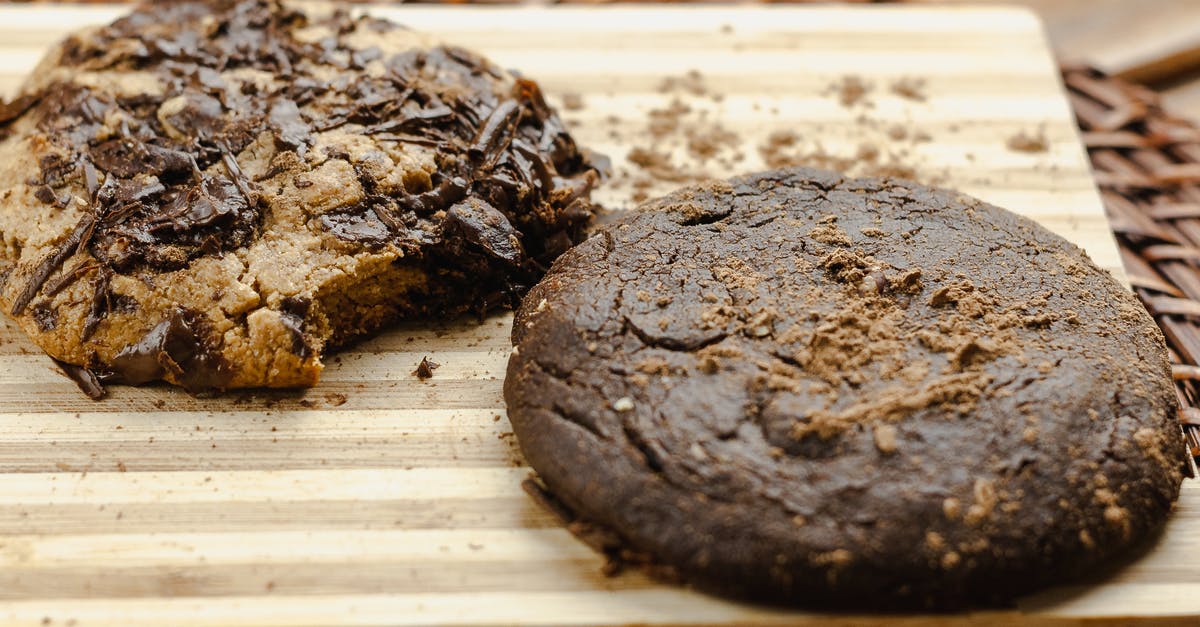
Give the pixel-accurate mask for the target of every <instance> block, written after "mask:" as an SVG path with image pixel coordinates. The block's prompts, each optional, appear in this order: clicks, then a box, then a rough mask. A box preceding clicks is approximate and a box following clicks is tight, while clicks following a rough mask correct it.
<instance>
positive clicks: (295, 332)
mask: <svg viewBox="0 0 1200 627" xmlns="http://www.w3.org/2000/svg"><path fill="white" fill-rule="evenodd" d="M311 306H312V300H310V299H308V298H304V297H302V296H288V297H287V298H285V299H283V301H282V302H280V303H279V315H280V319H281V320H282V321H283V325H284V326H285V327H287V329H288V331H291V333H292V352H293V353H295V354H297V355H299V356H301V357H307V356H309V355H311V354H312V348H311V347H310V346H309V344H308V337H307V336H306V335H305V334H304V320H305V318H307V317H308V310H309V308H310V307H311Z"/></svg>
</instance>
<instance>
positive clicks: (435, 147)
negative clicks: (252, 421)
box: [0, 0, 596, 390]
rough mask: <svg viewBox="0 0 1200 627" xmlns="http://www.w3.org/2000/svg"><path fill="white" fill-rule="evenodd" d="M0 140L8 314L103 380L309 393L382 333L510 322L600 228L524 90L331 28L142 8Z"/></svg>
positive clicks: (556, 138) (500, 74)
mask: <svg viewBox="0 0 1200 627" xmlns="http://www.w3.org/2000/svg"><path fill="white" fill-rule="evenodd" d="M0 125H2V127H3V128H2V131H0V132H2V133H3V135H2V141H0V184H2V185H3V190H2V191H0V242H2V246H0V272H3V277H4V282H3V287H2V290H0V306H2V307H3V309H4V310H5V311H6V312H7V313H9V314H11V315H12V316H13V317H14V318H15V319H16V320H17V321H18V322H19V323H20V325H21V326H22V328H24V330H25V331H26V332H28V333H29V335H30V336H31V337H32V338H33V339H34V341H36V342H37V343H38V344H39V345H41V346H42V347H43V348H44V349H45V350H46V352H48V353H49V354H50V355H52V356H53V357H55V358H56V359H59V360H61V361H63V362H67V363H69V364H76V365H79V366H84V367H86V368H90V369H92V370H93V371H94V372H95V373H96V374H97V375H98V376H99V378H100V379H101V380H105V379H111V380H118V381H124V382H127V383H141V382H145V381H149V380H154V379H159V378H163V379H166V380H168V381H171V382H173V383H177V384H181V385H184V386H186V387H188V388H189V389H193V390H200V389H210V388H218V389H220V388H236V387H248V386H280V387H283V386H299V385H312V384H314V383H315V382H316V381H317V378H318V376H319V373H320V370H321V361H320V357H321V354H322V353H323V352H325V351H326V350H328V349H330V348H332V347H336V346H337V345H340V344H342V343H344V342H346V341H347V340H349V339H352V338H354V337H357V336H360V335H362V334H365V333H369V332H371V331H373V330H375V329H377V328H378V327H380V326H381V325H383V324H385V323H386V322H388V321H390V320H392V319H394V318H397V317H400V316H445V315H454V314H457V313H460V312H463V311H467V310H472V309H474V310H476V311H484V310H487V309H490V308H493V307H495V306H498V305H506V304H508V303H510V302H512V301H515V299H516V298H517V297H519V295H520V294H523V293H524V291H525V290H526V289H528V287H529V286H530V285H532V284H533V283H534V282H535V281H536V280H537V278H538V277H540V275H541V274H542V272H544V269H545V267H546V266H548V265H549V263H550V262H551V261H552V260H553V259H554V258H555V257H556V256H557V255H559V254H560V253H561V252H562V251H564V250H566V249H567V248H568V247H569V246H570V245H571V244H573V243H574V242H575V241H578V239H579V238H580V237H581V236H582V230H583V228H584V226H585V225H586V222H587V221H588V219H589V218H590V216H591V214H592V207H591V205H590V204H589V203H588V200H587V199H588V195H589V193H590V190H591V187H592V185H593V184H594V182H595V179H596V172H595V171H594V170H593V168H592V167H591V166H590V165H589V163H588V162H587V160H586V159H585V158H584V157H583V156H582V155H581V154H580V152H579V151H578V150H577V149H576V147H575V144H574V142H573V141H572V140H571V138H570V137H569V136H568V135H567V134H566V132H565V131H564V130H563V127H562V125H561V123H560V121H559V120H558V118H557V117H556V116H555V114H554V113H553V111H551V110H550V109H549V107H548V106H547V105H546V103H545V101H544V100H543V98H542V95H541V93H540V91H539V89H538V86H537V85H536V84H535V83H533V82H531V81H529V80H525V79H522V78H518V77H514V76H512V75H511V74H509V73H507V72H505V71H503V70H501V69H499V68H498V67H496V66H495V65H493V64H492V63H490V62H488V61H487V60H485V59H482V58H481V57H479V56H477V55H475V54H473V53H471V52H468V51H466V50H463V49H460V48H455V47H449V46H442V45H438V44H436V43H435V42H432V41H430V40H428V39H427V38H425V37H423V36H421V35H419V34H417V33H414V32H412V31H409V30H407V29H404V28H402V27H400V26H397V25H395V24H392V23H389V22H386V21H381V20H378V19H372V18H366V17H363V18H352V17H351V16H350V15H349V14H347V13H346V12H343V11H336V12H335V11H333V10H332V9H330V8H328V7H325V6H324V5H312V4H300V3H297V4H287V3H280V2H277V1H274V0H270V1H268V0H244V1H233V0H225V1H217V2H164V3H154V4H152V5H150V4H148V5H146V6H144V7H143V8H141V9H138V10H137V11H135V12H134V13H133V14H131V15H129V16H127V17H124V18H122V19H120V20H118V21H117V22H114V23H113V24H111V25H109V26H106V27H103V28H99V29H95V30H90V31H87V32H83V33H79V34H76V35H74V36H72V37H70V38H68V39H67V40H66V41H65V42H63V43H62V44H61V45H59V46H58V47H56V48H55V49H54V50H53V51H52V52H51V53H50V54H49V56H48V57H47V58H46V59H45V60H43V62H42V63H41V65H40V66H39V67H38V69H37V70H36V71H35V72H34V73H33V75H32V76H31V77H30V78H29V79H28V81H27V83H26V85H25V86H24V88H23V89H22V91H21V95H20V96H19V97H18V98H17V99H15V100H14V101H13V102H11V103H8V104H7V105H5V106H4V107H3V108H0ZM75 370H76V372H81V373H82V376H84V377H86V376H87V373H86V371H80V370H78V369H75Z"/></svg>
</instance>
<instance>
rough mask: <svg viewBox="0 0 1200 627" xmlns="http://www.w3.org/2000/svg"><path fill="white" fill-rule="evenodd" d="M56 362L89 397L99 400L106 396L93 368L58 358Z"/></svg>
mask: <svg viewBox="0 0 1200 627" xmlns="http://www.w3.org/2000/svg"><path fill="white" fill-rule="evenodd" d="M54 363H55V364H57V365H58V368H59V370H62V371H63V374H65V375H67V378H68V379H70V380H71V381H73V382H74V383H75V385H77V386H79V389H80V390H81V391H83V393H84V394H86V395H87V397H88V398H90V399H92V400H93V401H98V400H100V399H102V398H104V396H105V394H106V392H105V390H104V386H103V385H102V384H101V383H100V379H99V378H98V377H97V376H96V374H95V373H93V372H92V371H91V370H88V369H87V368H84V367H83V366H76V365H75V364H68V363H67V362H65V361H59V360H57V359H55V360H54Z"/></svg>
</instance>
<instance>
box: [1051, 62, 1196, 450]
mask: <svg viewBox="0 0 1200 627" xmlns="http://www.w3.org/2000/svg"><path fill="white" fill-rule="evenodd" d="M1063 80H1064V82H1065V83H1066V85H1067V91H1068V93H1069V94H1070V97H1071V104H1072V106H1073V107H1074V109H1075V117H1076V119H1077V120H1078V121H1079V128H1080V129H1081V130H1082V131H1083V142H1084V144H1085V145H1086V146H1087V149H1088V155H1089V156H1090V157H1091V160H1092V168H1093V169H1094V171H1095V175H1096V182H1097V183H1098V184H1099V186H1100V193H1101V196H1102V197H1103V199H1104V207H1105V209H1106V210H1107V211H1108V218H1109V221H1110V223H1111V225H1112V229H1113V232H1114V233H1115V234H1116V236H1117V243H1118V244H1119V245H1120V249H1121V259H1122V261H1123V262H1124V264H1125V271H1126V272H1127V273H1128V275H1129V281H1130V283H1132V284H1133V288H1134V291H1135V292H1137V295H1138V296H1139V297H1140V298H1141V299H1142V302H1143V303H1144V304H1145V305H1146V308H1147V309H1148V310H1149V311H1150V313H1151V314H1153V316H1154V319H1155V320H1156V321H1157V322H1158V325H1159V327H1161V328H1162V330H1163V334H1164V335H1166V338H1167V344H1168V346H1169V347H1170V349H1171V360H1172V362H1173V365H1172V373H1173V374H1174V377H1175V389H1176V390H1177V391H1178V393H1179V401H1180V405H1181V406H1182V410H1181V412H1180V421H1181V422H1182V423H1183V425H1184V432H1185V433H1186V437H1187V440H1188V444H1189V446H1190V447H1191V451H1192V455H1193V456H1197V457H1200V408H1197V403H1198V402H1200V365H1198V363H1200V362H1198V361H1197V360H1198V359H1200V326H1198V325H1197V321H1200V129H1197V128H1196V126H1194V125H1193V124H1191V123H1190V122H1187V121H1186V120H1182V119H1180V118H1176V117H1173V116H1171V115H1170V114H1168V113H1166V112H1165V111H1163V109H1162V107H1161V106H1160V103H1159V98H1158V95H1157V94H1156V93H1155V92H1153V91H1151V90H1149V89H1147V88H1145V87H1142V86H1139V85H1134V84H1131V83H1127V82H1124V81H1121V80H1117V79H1114V78H1111V77H1108V76H1105V75H1104V74H1102V73H1101V72H1099V71H1097V70H1095V69H1092V68H1087V67H1064V68H1063Z"/></svg>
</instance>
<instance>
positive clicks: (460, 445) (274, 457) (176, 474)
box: [0, 6, 1200, 625]
mask: <svg viewBox="0 0 1200 627" xmlns="http://www.w3.org/2000/svg"><path fill="white" fill-rule="evenodd" d="M379 13H382V14H385V15H388V16H390V17H393V18H396V19H398V20H400V21H402V22H405V23H408V24H410V25H412V26H414V27H417V28H422V29H425V30H430V31H434V32H436V33H438V34H439V35H441V36H443V37H445V38H446V39H449V40H451V41H454V42H456V43H460V44H463V45H467V46H469V47H472V48H476V49H479V50H481V51H483V52H485V53H486V54H488V55H489V56H491V57H492V58H494V59H496V60H497V61H499V62H500V63H502V64H504V65H506V66H511V67H518V68H520V69H521V70H522V71H523V72H524V73H525V74H527V75H529V76H532V77H535V78H537V79H538V80H540V81H541V82H542V84H543V85H544V87H545V88H546V90H547V92H548V94H549V96H550V98H551V100H552V101H553V102H555V103H559V102H561V100H560V98H561V96H562V94H564V93H566V92H573V93H578V94H580V95H581V96H582V97H583V99H584V100H585V102H586V103H587V106H586V108H584V109H583V110H581V111H572V112H569V113H567V115H566V117H567V119H568V120H569V123H570V125H571V127H572V130H573V132H574V133H575V135H576V136H577V137H578V138H579V140H580V141H581V143H583V144H586V145H589V146H591V147H593V148H595V149H598V150H600V151H602V152H607V153H609V154H610V155H611V156H612V157H614V162H615V165H616V166H617V168H618V169H627V168H628V164H627V163H626V162H625V155H626V153H627V152H628V150H629V146H630V145H631V143H634V142H637V141H638V137H637V135H638V132H639V129H640V125H642V124H643V123H644V118H645V116H646V112H647V111H648V110H649V109H650V108H653V107H658V106H662V105H663V104H664V102H665V101H666V99H667V96H666V95H663V94H660V93H658V91H657V89H656V87H657V85H658V83H659V82H660V81H661V79H662V78H663V77H664V76H672V75H681V74H683V73H684V72H686V71H687V70H689V69H692V68H699V69H701V70H703V73H704V76H705V80H706V82H707V84H708V85H709V87H710V89H711V90H712V91H715V92H719V93H720V94H721V95H722V96H723V99H721V100H720V102H716V101H714V100H711V99H709V100H705V104H704V106H705V107H707V108H708V109H709V110H710V113H711V115H712V116H713V118H715V119H719V120H720V121H721V123H722V124H724V125H725V126H727V127H728V128H730V129H732V130H734V131H736V132H737V133H738V134H739V136H741V137H742V138H743V140H744V142H745V144H746V146H745V151H744V152H745V153H746V158H745V160H744V161H743V162H741V163H739V164H738V165H737V169H746V170H749V169H754V168H756V167H758V166H759V164H760V163H761V161H760V158H759V156H758V154H757V151H756V150H755V146H756V145H757V143H758V142H760V141H761V140H762V139H763V138H764V137H765V136H766V135H767V134H769V133H770V132H772V131H776V130H781V129H789V130H794V131H796V132H798V133H800V134H801V135H802V136H804V137H806V138H816V139H819V141H820V142H821V145H822V146H824V147H825V148H826V149H827V150H828V151H830V152H842V153H844V152H852V149H853V148H854V147H855V146H856V145H858V144H859V143H861V142H862V141H864V140H870V141H876V142H880V141H887V140H886V139H884V138H882V135H881V133H880V132H879V131H872V130H869V129H864V128H863V127H862V125H860V124H858V123H856V121H855V118H856V117H857V116H858V115H859V114H860V113H861V111H856V110H849V109H847V108H845V107H842V106H841V105H839V104H838V103H837V102H836V101H835V100H834V99H833V98H832V97H830V96H828V95H822V92H823V91H825V89H826V87H827V86H828V85H829V84H830V83H832V82H833V81H835V80H837V79H838V78H840V77H841V76H842V75H844V74H856V75H860V76H862V77H864V78H866V79H868V80H870V81H872V82H874V83H876V84H877V85H878V86H879V88H878V89H877V90H876V91H875V93H874V94H873V96H872V101H873V103H874V108H873V109H871V110H870V115H871V117H873V118H877V119H879V120H881V121H883V122H884V123H889V122H896V123H904V124H906V125H908V126H909V127H912V128H917V129H920V130H922V131H924V132H926V133H928V134H929V135H930V136H931V137H932V141H930V142H926V143H921V144H918V145H916V146H909V148H910V150H911V152H912V154H911V159H912V160H913V161H915V162H916V163H917V165H918V170H919V173H920V174H921V175H922V176H923V177H929V178H933V177H943V178H945V179H946V182H947V184H950V185H954V186H958V187H960V188H962V189H963V190H965V191H967V192H969V193H972V194H975V195H978V196H980V197H982V198H984V199H985V200H989V201H992V202H995V203H997V204H1000V205H1002V206H1006V207H1009V208H1011V209H1013V210H1016V211H1018V212H1021V213H1024V214H1026V215H1029V216H1031V217H1033V218H1034V219H1037V220H1040V221H1041V222H1043V223H1044V224H1046V225H1047V226H1049V227H1050V228H1052V229H1054V230H1055V231H1057V232H1059V233H1062V234H1063V235H1065V236H1067V237H1069V238H1070V239H1072V240H1073V241H1075V242H1077V243H1079V244H1080V245H1081V246H1083V247H1084V248H1086V249H1087V250H1088V252H1089V253H1090V254H1091V255H1092V256H1093V257H1094V258H1095V259H1096V260H1097V261H1098V262H1099V263H1100V264H1101V265H1103V266H1104V267H1106V268H1108V269H1110V270H1112V271H1113V272H1114V273H1117V274H1118V275H1120V261H1119V258H1118V256H1117V252H1116V249H1115V247H1114V245H1113V241H1112V238H1111V234H1110V232H1109V230H1108V227H1107V224H1106V223H1105V221H1104V217H1103V213H1102V210H1101V205H1100V202H1099V199H1098V196H1097V194H1096V190H1095V188H1094V185H1093V183H1092V179H1091V177H1090V174H1089V171H1088V166H1087V161H1086V157H1085V155H1084V153H1083V150H1082V149H1081V147H1080V145H1079V142H1078V138H1077V135H1076V131H1075V126H1074V124H1073V123H1072V121H1071V117H1070V111H1069V109H1068V107H1067V104H1066V101H1065V99H1064V98H1063V95H1062V93H1061V91H1060V86H1059V82H1058V78H1057V73H1056V69H1055V66H1054V63H1053V61H1052V60H1051V58H1050V55H1049V54H1048V52H1047V50H1046V46H1045V43H1044V41H1043V40H1042V37H1041V34H1040V27H1039V24H1038V22H1037V20H1036V19H1035V18H1033V17H1032V16H1031V14H1029V13H1028V12H1025V11H1021V10H1009V9H966V8H949V9H947V8H919V9H896V8H863V9H846V8H817V9H775V8H772V9H767V8H757V9H749V8H745V9H743V8H738V9H728V8H722V9H698V10H686V11H684V10H673V9H664V8H659V7H651V8H629V9H555V10H543V9H537V10H529V9H498V8H469V9H468V8H441V9H408V8H400V9H389V10H381V11H379ZM115 14H116V13H115V10H114V9H106V8H91V7H89V8H72V9H52V8H43V7H40V6H39V7H36V8H34V7H4V8H0V88H3V89H8V90H10V91H11V90H12V89H14V88H15V87H16V86H17V85H18V84H19V82H20V80H21V75H22V74H23V73H24V72H25V71H27V70H28V69H29V68H30V67H31V66H32V65H33V64H34V63H35V62H36V61H37V59H38V57H39V55H40V54H41V52H42V50H43V49H44V48H45V47H46V46H47V45H48V44H50V43H51V42H52V41H54V40H55V39H57V38H58V37H61V36H62V35H63V34H64V33H65V32H66V31H68V30H70V29H72V28H77V27H80V26H83V25H87V24H92V23H99V22H103V21H106V20H108V19H111V18H112V17H113V16H114V15H115ZM909 75H918V76H922V77H925V78H926V79H927V86H926V88H925V89H926V92H927V95H928V99H927V100H926V101H925V102H913V101H909V100H905V99H902V98H899V97H897V96H895V95H894V94H890V93H889V92H888V91H887V89H886V85H887V83H888V81H891V80H894V79H895V78H898V77H901V76H909ZM610 115H617V116H619V117H620V118H621V119H622V120H623V121H624V124H623V126H626V127H627V129H626V130H625V131H622V132H620V133H618V137H616V138H613V137H612V136H611V135H610V132H611V131H612V130H613V129H612V126H613V125H612V123H611V122H610V121H608V120H607V118H608V117H609V116H610ZM1039 127H1040V128H1044V130H1045V135H1046V137H1047V139H1048V140H1049V142H1050V148H1049V150H1048V151H1046V152H1044V153H1035V154H1026V153H1016V152H1012V151H1010V150H1008V149H1007V148H1006V147H1005V142H1006V140H1007V138H1008V137H1010V136H1011V135H1013V134H1015V133H1017V132H1021V131H1029V130H1034V129H1037V128H1039ZM968 155H969V156H968ZM730 173H732V172H730ZM663 187H667V186H663ZM629 193H630V190H629V189H627V188H622V187H620V186H609V187H606V188H605V189H603V190H602V191H601V193H600V197H601V199H602V200H604V201H605V202H606V203H607V204H609V205H611V206H615V207H623V206H628V205H629V204H630V201H629ZM509 324H510V317H509V316H507V315H497V316H493V317H491V318H489V319H488V320H487V321H485V322H484V323H482V324H476V323H474V322H471V321H460V322H454V323H446V324H441V325H436V326H434V327H432V328H431V327H429V326H428V325H421V324H416V323H409V324H405V325H402V326H401V327H400V328H398V329H395V330H393V331H391V332H388V333H385V334H383V335H381V336H379V337H377V338H375V339H372V340H370V341H367V342H364V343H362V344H359V345H357V346H356V347H354V348H353V350H351V351H349V352H347V353H345V354H343V355H340V356H338V357H336V358H334V359H333V360H331V363H330V366H329V368H328V370H327V371H326V373H325V378H324V380H323V381H322V383H321V384H320V386H318V387H317V388H314V389H312V390H308V391H303V392H244V393H238V394H233V395H230V396H229V397H227V398H220V399H197V398H193V397H191V396H188V395H186V394H184V393H181V392H179V391H177V390H171V389H166V388H138V389H135V388H116V389H114V390H113V393H112V396H111V398H110V399H109V400H106V401H104V402H101V403H94V402H91V401H89V400H87V399H86V398H84V397H83V396H82V395H81V394H80V393H79V392H78V391H77V390H75V388H74V386H73V385H72V384H71V383H69V382H67V381H66V380H65V379H64V378H63V377H62V376H61V375H60V374H58V373H57V371H56V370H55V369H54V367H53V366H52V365H51V364H50V363H49V361H48V360H47V359H46V358H44V357H43V356H41V355H40V353H39V352H38V351H37V350H36V349H35V348H34V347H33V346H31V345H30V344H29V343H28V342H27V341H26V340H24V339H23V338H22V337H20V336H19V334H17V333H16V332H15V331H14V328H13V327H12V326H11V325H9V324H0V621H5V622H11V623H13V624H28V625H38V624H42V623H43V621H44V620H45V619H49V620H50V621H51V623H50V624H55V625H62V624H68V621H76V623H77V624H134V623H140V624H147V625H164V624H171V625H215V624H231V623H253V624H266V625H301V624H333V623H342V624H364V625H365V624H431V623H433V624H457V625H478V624H494V623H523V624H536V625H559V624H623V623H641V624H750V623H754V624H832V625H862V624H878V625H924V624H930V623H931V622H936V623H937V624H983V623H986V624H1010V625H1040V624H1081V623H1082V622H1083V621H1085V620H1087V621H1088V624H1105V623H1106V622H1107V623H1109V624H1123V622H1124V620H1125V619H1124V618H1123V617H1126V616H1134V615H1137V616H1140V617H1142V618H1141V620H1143V621H1145V622H1156V623H1161V624H1186V623H1187V622H1188V621H1190V620H1192V619H1194V618H1195V617H1198V616H1200V576H1198V575H1197V571H1196V569H1194V568H1193V567H1192V563H1193V561H1194V560H1193V559H1190V558H1191V557H1192V556H1195V555H1196V554H1197V552H1198V551H1200V488H1198V487H1197V485H1196V484H1195V483H1189V484H1188V485H1187V486H1185V490H1184V496H1183V499H1182V500H1181V503H1180V506H1179V510H1178V512H1177V514H1176V516H1175V517H1174V519H1173V520H1172V522H1171V523H1170V526H1169V528H1168V530H1167V532H1166V533H1165V534H1164V535H1163V536H1162V537H1161V538H1160V540H1159V541H1158V543H1157V545H1156V546H1155V547H1153V548H1152V549H1151V550H1150V551H1149V552H1148V553H1147V554H1146V555H1145V556H1143V557H1142V558H1141V559H1139V560H1137V561H1135V562H1134V563H1133V564H1131V565H1130V566H1129V567H1128V568H1125V569H1123V570H1121V571H1119V572H1117V573H1115V574H1113V575H1111V576H1109V577H1107V578H1106V579H1103V580H1101V581H1097V582H1086V583H1085V584H1080V585H1077V586H1072V587H1070V588H1064V589H1059V590H1053V591H1049V592H1047V593H1045V594H1042V595H1039V596H1038V597H1035V598H1031V599H1028V600H1026V601H1024V602H1023V603H1022V605H1021V607H1020V609H1017V610H1008V611H1000V612H984V613H976V614H963V615H951V616H942V617H936V618H935V617H924V616H906V617H880V616H855V615H838V616H829V615H822V614H808V613H800V612H789V611H784V610H779V609H772V608H762V607H753V606H747V605H742V604H737V603H730V602H727V601H723V600H720V599H716V598H712V597H709V596H706V595H702V594H699V593H695V592H692V591H688V590H685V589H681V588H676V587H672V586H666V585H662V584H659V583H656V582H654V581H652V580H650V579H648V578H647V577H646V576H644V575H642V574H639V573H635V572H634V573H626V574H623V575H621V576H619V577H613V578H608V577H605V576H603V575H602V574H601V570H600V569H601V566H602V561H601V559H600V558H599V557H597V556H596V555H595V554H594V553H592V552H591V551H590V550H589V549H587V548H586V547H585V546H584V545H583V544H582V543H580V542H578V541H577V540H576V539H574V538H573V537H571V536H570V534H569V533H567V531H565V530H564V529H563V528H562V526H561V525H560V524H559V523H558V521H557V520H556V519H554V518H553V516H551V515H549V514H548V513H546V512H545V511H543V510H542V509H541V508H539V507H538V506H537V505H535V504H534V503H533V502H531V501H530V499H529V498H528V497H527V496H526V495H525V494H524V493H523V492H522V490H521V488H520V482H521V480H522V479H523V478H524V477H526V476H527V475H528V473H529V470H528V468H526V467H525V466H524V464H523V462H522V460H521V457H520V453H519V451H518V450H517V448H516V443H515V442H514V441H513V438H512V436H511V430H510V427H509V424H508V422H507V419H506V418H504V410H503V401H502V398H501V395H500V392H501V388H500V386H501V380H502V378H503V374H504V366H505V362H506V359H507V356H508V351H509V348H508V340H507V335H508V329H509ZM426 355H428V356H430V358H432V359H434V360H435V361H438V362H440V363H441V364H442V367H441V368H440V369H438V370H437V371H435V376H434V378H433V379H432V380H430V381H428V382H421V381H418V380H417V379H415V378H414V377H413V376H412V375H411V374H410V373H411V371H412V370H413V368H415V366H416V364H417V362H418V361H419V360H420V359H421V357H423V356H426Z"/></svg>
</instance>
